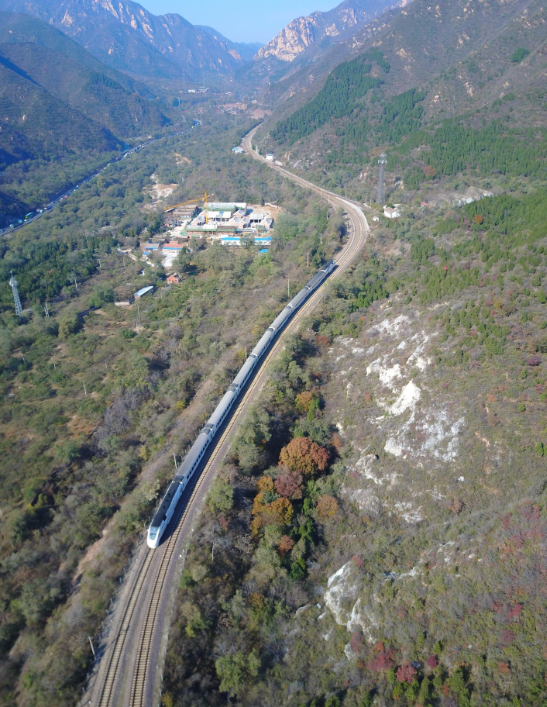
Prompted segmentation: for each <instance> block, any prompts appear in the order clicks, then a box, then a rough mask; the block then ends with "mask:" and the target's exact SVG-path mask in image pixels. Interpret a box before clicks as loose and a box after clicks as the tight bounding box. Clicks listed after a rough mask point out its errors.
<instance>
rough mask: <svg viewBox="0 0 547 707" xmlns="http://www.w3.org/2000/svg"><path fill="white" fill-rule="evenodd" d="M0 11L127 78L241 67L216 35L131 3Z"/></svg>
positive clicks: (16, 4) (20, 4) (12, 4)
mask: <svg viewBox="0 0 547 707" xmlns="http://www.w3.org/2000/svg"><path fill="white" fill-rule="evenodd" d="M0 9H2V10H10V11H12V12H23V13H26V14H29V15H34V16H36V17H39V18H40V19H42V20H44V21H45V22H47V23H49V24H52V25H53V26H55V27H57V28H59V29H60V30H62V31H63V32H64V33H65V34H67V35H68V36H70V37H72V38H73V39H74V40H75V41H77V42H78V43H79V44H81V45H82V46H83V47H85V48H86V49H87V50H88V51H89V52H90V53H91V54H93V56H95V57H97V58H98V59H100V60H101V61H102V62H104V63H105V64H107V65H109V66H112V67H114V68H116V69H119V70H121V71H126V72H128V73H130V74H133V75H141V76H146V77H155V78H179V79H180V78H183V79H185V80H187V81H188V80H192V79H193V80H196V81H198V80H200V79H201V78H202V77H203V76H204V75H214V76H218V75H225V74H227V73H229V72H231V71H232V70H233V69H234V68H236V67H237V66H239V65H240V64H242V63H243V60H242V59H241V57H240V56H239V54H238V53H237V52H236V51H235V50H234V49H233V48H232V46H230V44H229V43H227V42H226V41H223V39H221V38H220V36H219V37H218V38H217V37H215V36H211V34H209V33H208V32H206V31H204V30H202V29H199V28H197V27H194V26H193V25H192V24H190V23H189V22H187V21H186V20H185V19H184V18H183V17H181V16H180V15H177V14H169V15H161V16H156V15H153V14H151V13H150V12H148V11H147V10H145V9H144V8H143V7H142V6H141V5H139V4H138V3H136V2H131V1H129V2H123V3H119V4H118V5H116V7H114V6H113V5H112V4H111V3H107V2H93V0H84V1H83V2H78V1H77V0H63V1H62V2H61V3H59V2H54V1H53V0H45V1H42V2H40V3H37V2H28V1H27V0H1V1H0Z"/></svg>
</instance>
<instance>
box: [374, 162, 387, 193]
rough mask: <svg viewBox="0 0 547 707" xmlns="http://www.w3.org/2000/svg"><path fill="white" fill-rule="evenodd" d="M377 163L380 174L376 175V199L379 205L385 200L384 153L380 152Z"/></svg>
mask: <svg viewBox="0 0 547 707" xmlns="http://www.w3.org/2000/svg"><path fill="white" fill-rule="evenodd" d="M378 164H379V165H380V176H379V177H378V195H377V199H376V201H377V202H378V203H379V204H380V206H383V205H384V202H385V198H386V195H385V176H386V164H387V157H386V153H385V152H382V154H381V155H380V159H379V160H378Z"/></svg>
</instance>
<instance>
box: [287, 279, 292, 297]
mask: <svg viewBox="0 0 547 707" xmlns="http://www.w3.org/2000/svg"><path fill="white" fill-rule="evenodd" d="M290 296H291V281H290V280H287V297H290Z"/></svg>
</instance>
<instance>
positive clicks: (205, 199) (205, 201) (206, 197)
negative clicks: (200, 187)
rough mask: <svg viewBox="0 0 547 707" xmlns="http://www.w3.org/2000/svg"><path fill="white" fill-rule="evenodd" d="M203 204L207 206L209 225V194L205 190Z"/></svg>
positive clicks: (206, 214) (206, 217)
mask: <svg viewBox="0 0 547 707" xmlns="http://www.w3.org/2000/svg"><path fill="white" fill-rule="evenodd" d="M211 196H214V194H211ZM203 205H204V206H205V223H206V224H207V225H209V196H208V194H207V192H206V191H205V190H204V191H203Z"/></svg>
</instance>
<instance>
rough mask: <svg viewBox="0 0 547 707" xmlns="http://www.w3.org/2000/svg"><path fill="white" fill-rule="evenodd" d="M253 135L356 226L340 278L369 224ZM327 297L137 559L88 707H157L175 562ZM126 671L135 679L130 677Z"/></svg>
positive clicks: (255, 386)
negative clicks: (159, 541) (163, 536)
mask: <svg viewBox="0 0 547 707" xmlns="http://www.w3.org/2000/svg"><path fill="white" fill-rule="evenodd" d="M255 130H256V129H255ZM255 130H253V131H252V132H251V133H249V135H248V136H247V137H246V138H245V140H244V141H243V146H244V148H245V150H246V152H247V153H248V154H250V155H251V156H252V157H253V158H254V159H256V160H259V161H262V162H264V163H266V164H268V166H271V167H272V169H275V171H277V172H279V173H281V174H282V175H283V176H285V177H286V178H289V179H291V180H292V181H294V182H295V183H297V184H299V185H300V186H302V187H303V188H306V189H309V190H311V191H314V192H316V193H318V194H320V195H321V196H322V197H323V198H325V200H326V201H327V202H328V203H330V204H331V205H332V206H342V207H343V208H344V209H345V211H346V213H347V214H348V216H349V218H350V221H351V222H352V228H351V231H350V237H349V240H348V243H347V244H346V246H345V247H344V249H343V250H342V251H341V252H340V253H339V255H338V257H337V258H336V262H337V265H338V268H337V269H336V270H335V271H334V273H333V274H332V275H331V277H330V278H329V280H331V279H336V278H338V277H340V276H341V275H342V274H343V273H344V272H345V270H346V269H347V267H348V266H349V265H350V264H351V262H352V261H353V259H354V258H355V256H356V255H357V254H358V253H359V252H360V250H361V248H362V246H363V244H364V242H365V239H366V234H367V231H368V224H367V221H366V218H365V216H364V214H363V212H362V211H361V210H360V209H358V208H357V207H356V206H355V204H354V203H352V202H350V201H347V200H345V199H343V198H342V197H339V196H338V195H336V194H332V193H331V192H327V191H325V190H323V189H321V188H319V187H316V186H315V185H313V184H310V183H309V182H306V181H305V180H304V179H302V178H301V177H298V176H296V175H293V174H291V173H290V172H288V171H287V170H285V169H283V168H281V167H279V166H278V165H272V164H271V163H268V162H267V161H266V160H265V159H264V158H262V157H260V156H259V155H258V154H257V153H256V152H254V151H253V149H252V144H251V143H252V137H253V135H254V133H255ZM329 280H327V282H328V281H329ZM323 294H324V288H323V287H320V288H319V289H318V290H317V291H316V292H314V294H313V295H312V296H311V297H310V298H309V299H308V300H307V301H306V302H305V304H304V305H303V306H302V307H301V308H300V309H299V310H298V312H297V313H296V314H295V315H294V317H293V318H292V319H291V320H290V322H289V323H288V324H287V326H286V327H285V330H284V332H283V333H282V334H281V336H280V337H278V339H277V340H276V341H275V343H274V344H273V346H272V347H271V349H270V351H269V353H268V354H267V356H266V357H265V358H264V360H263V361H262V363H261V365H260V368H259V369H258V370H257V372H256V374H255V376H254V378H253V380H252V381H251V382H250V383H249V385H248V388H247V390H246V392H245V395H244V396H243V397H242V399H241V400H240V401H239V403H238V405H237V408H236V409H235V411H234V413H233V414H232V415H231V417H230V419H229V421H228V422H227V423H226V425H225V429H224V431H223V432H222V434H221V436H220V438H219V440H218V442H217V443H216V445H215V447H214V449H213V451H212V452H211V454H210V456H209V459H208V461H207V463H206V464H205V466H204V468H203V470H202V472H201V474H200V475H199V476H197V477H196V479H195V482H194V485H193V487H192V488H191V491H190V495H189V496H188V497H184V498H183V499H181V502H180V503H179V510H178V511H177V514H176V517H175V518H174V519H173V521H172V527H173V526H174V530H173V531H172V533H171V534H170V535H169V537H168V539H167V541H166V542H164V543H163V545H161V546H160V547H159V548H158V549H156V550H150V549H148V548H146V549H145V550H144V551H143V552H142V553H141V555H142V557H139V561H138V567H137V570H136V572H135V576H134V577H133V578H132V583H131V586H130V589H129V591H128V594H127V596H125V597H124V608H123V611H122V614H121V618H120V620H119V621H118V624H117V628H116V631H115V632H114V639H113V641H112V643H111V645H110V647H109V650H108V653H107V654H106V655H105V660H106V664H105V668H104V670H103V671H102V673H101V672H100V673H99V676H98V680H97V681H96V686H95V689H94V690H93V693H92V696H91V700H89V702H88V704H91V705H94V706H97V707H117V706H120V707H121V705H123V706H124V707H127V705H129V706H130V707H152V706H153V704H154V702H155V701H156V694H157V690H156V687H157V685H156V677H157V667H158V659H159V654H160V652H161V651H160V646H161V637H162V636H161V634H162V633H163V629H164V624H165V621H166V619H167V618H168V617H167V614H168V611H167V609H166V603H167V597H168V595H169V589H170V585H171V578H172V576H174V575H173V572H174V567H175V566H176V564H177V559H178V557H177V556H178V555H180V552H181V550H182V547H183V543H185V541H186V539H187V536H188V535H189V534H190V532H191V525H192V522H193V519H194V517H195V515H196V509H197V508H198V507H199V506H200V505H201V503H202V501H203V500H204V498H205V495H206V492H207V489H208V486H209V483H210V481H211V480H212V478H213V477H214V474H215V473H216V467H217V465H218V464H219V463H220V462H221V461H222V459H223V457H224V456H225V454H226V452H227V450H228V446H229V443H230V440H231V435H232V432H233V431H234V429H235V428H236V426H237V425H238V423H239V422H240V421H241V419H242V417H243V415H244V413H245V411H246V409H247V406H248V404H249V403H250V402H251V401H252V400H253V399H254V397H255V396H256V395H257V393H259V392H260V390H261V389H262V387H263V386H264V384H265V382H266V381H267V375H266V369H267V367H268V364H269V363H270V361H272V359H273V358H275V356H276V355H277V354H278V353H279V351H280V350H281V349H282V347H283V346H284V340H285V338H286V335H287V334H288V333H291V332H294V331H295V330H296V329H297V328H298V326H299V325H300V323H301V321H302V320H303V319H304V318H305V317H306V316H308V315H309V314H310V313H311V311H312V310H313V309H314V308H315V306H316V305H317V303H318V302H319V300H320V299H321V298H322V297H323ZM136 624H139V625H138V626H137V625H136ZM154 657H155V658H156V660H154ZM128 671H129V673H131V675H128ZM129 679H130V682H129ZM124 681H125V682H124Z"/></svg>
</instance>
